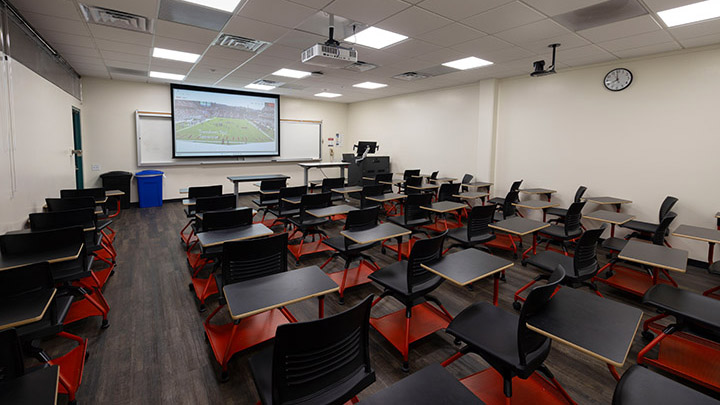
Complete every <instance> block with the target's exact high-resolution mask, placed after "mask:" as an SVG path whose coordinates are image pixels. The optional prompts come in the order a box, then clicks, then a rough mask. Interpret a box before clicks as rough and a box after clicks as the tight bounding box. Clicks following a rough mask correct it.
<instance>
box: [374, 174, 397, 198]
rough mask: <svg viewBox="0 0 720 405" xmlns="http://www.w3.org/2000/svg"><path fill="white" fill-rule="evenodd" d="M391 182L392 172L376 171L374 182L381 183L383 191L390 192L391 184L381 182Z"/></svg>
mask: <svg viewBox="0 0 720 405" xmlns="http://www.w3.org/2000/svg"><path fill="white" fill-rule="evenodd" d="M381 181H382V182H385V183H392V181H393V174H392V173H378V174H376V175H375V183H376V184H382V186H383V193H392V191H393V190H392V184H383V183H381Z"/></svg>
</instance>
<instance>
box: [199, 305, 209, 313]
mask: <svg viewBox="0 0 720 405" xmlns="http://www.w3.org/2000/svg"><path fill="white" fill-rule="evenodd" d="M205 311H207V307H206V306H205V304H200V306H199V307H198V312H201V313H202V312H205Z"/></svg>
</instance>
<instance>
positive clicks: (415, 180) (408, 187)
mask: <svg viewBox="0 0 720 405" xmlns="http://www.w3.org/2000/svg"><path fill="white" fill-rule="evenodd" d="M422 182H423V179H422V177H412V176H411V177H410V178H408V179H407V180H405V193H406V194H420V193H421V191H420V190H418V189H416V188H412V187H420V186H422Z"/></svg>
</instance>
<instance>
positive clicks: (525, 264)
mask: <svg viewBox="0 0 720 405" xmlns="http://www.w3.org/2000/svg"><path fill="white" fill-rule="evenodd" d="M520 264H521V265H522V266H523V267H527V260H526V259H523V260H522V261H521V262H520Z"/></svg>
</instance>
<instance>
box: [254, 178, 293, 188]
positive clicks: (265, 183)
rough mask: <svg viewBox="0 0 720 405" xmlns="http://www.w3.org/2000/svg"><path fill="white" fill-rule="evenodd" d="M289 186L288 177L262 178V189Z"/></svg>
mask: <svg viewBox="0 0 720 405" xmlns="http://www.w3.org/2000/svg"><path fill="white" fill-rule="evenodd" d="M285 186H287V179H273V180H262V181H261V182H260V191H278V190H280V189H281V188H283V187H285Z"/></svg>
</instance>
